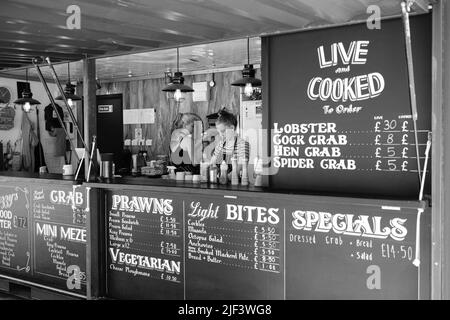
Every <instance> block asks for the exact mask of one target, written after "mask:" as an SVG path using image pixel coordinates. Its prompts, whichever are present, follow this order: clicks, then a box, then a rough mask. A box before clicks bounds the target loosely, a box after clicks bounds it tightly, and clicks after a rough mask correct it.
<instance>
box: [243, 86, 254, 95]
mask: <svg viewBox="0 0 450 320" xmlns="http://www.w3.org/2000/svg"><path fill="white" fill-rule="evenodd" d="M244 94H245V95H246V96H247V97H251V95H252V94H253V86H252V84H251V83H247V84H246V85H245V88H244Z"/></svg>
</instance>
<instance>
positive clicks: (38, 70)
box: [32, 58, 79, 160]
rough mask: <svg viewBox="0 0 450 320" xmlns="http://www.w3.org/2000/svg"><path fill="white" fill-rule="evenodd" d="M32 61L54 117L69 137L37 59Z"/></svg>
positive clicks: (73, 147) (71, 143)
mask: <svg viewBox="0 0 450 320" xmlns="http://www.w3.org/2000/svg"><path fill="white" fill-rule="evenodd" d="M32 62H33V65H34V66H35V68H36V70H37V73H38V76H39V80H40V81H41V83H42V85H43V86H44V89H45V91H46V93H47V96H48V98H49V99H50V103H51V105H52V107H53V110H54V111H55V113H56V117H57V118H58V121H59V123H60V125H61V127H62V128H63V129H64V132H65V133H66V136H67V137H69V133H68V132H67V128H66V125H65V124H64V121H63V120H62V119H61V116H60V115H59V112H58V109H57V108H56V102H55V100H54V99H53V96H52V94H51V93H50V89H49V88H48V85H47V83H46V82H45V79H44V76H43V75H42V72H41V68H40V67H39V65H38V59H36V58H34V59H33V60H32ZM69 142H70V145H71V147H72V149H73V150H75V146H74V145H73V142H72V140H71V139H69ZM75 156H76V157H77V159H78V155H77V154H76V152H75ZM78 160H79V159H78Z"/></svg>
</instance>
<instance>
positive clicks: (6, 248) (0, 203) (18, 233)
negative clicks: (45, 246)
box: [0, 185, 31, 275]
mask: <svg viewBox="0 0 450 320" xmlns="http://www.w3.org/2000/svg"><path fill="white" fill-rule="evenodd" d="M29 206H30V191H29V188H27V187H24V186H5V185H0V270H3V271H6V272H7V273H10V274H13V275H27V274H30V273H31V261H30V256H31V249H30V247H31V245H30V237H29V233H28V227H29V216H28V208H29Z"/></svg>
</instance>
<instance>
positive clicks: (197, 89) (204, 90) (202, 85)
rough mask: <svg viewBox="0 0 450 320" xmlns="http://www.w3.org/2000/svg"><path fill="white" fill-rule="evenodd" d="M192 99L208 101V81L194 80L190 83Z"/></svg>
mask: <svg viewBox="0 0 450 320" xmlns="http://www.w3.org/2000/svg"><path fill="white" fill-rule="evenodd" d="M192 89H194V92H192V101H194V102H199V101H208V83H207V82H206V81H204V82H194V83H192Z"/></svg>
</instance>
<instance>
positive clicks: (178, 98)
mask: <svg viewBox="0 0 450 320" xmlns="http://www.w3.org/2000/svg"><path fill="white" fill-rule="evenodd" d="M173 98H174V99H175V101H180V100H181V90H180V89H177V90H175V93H174V94H173Z"/></svg>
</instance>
